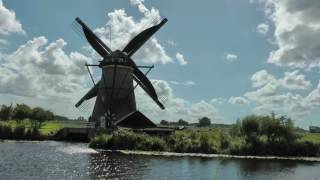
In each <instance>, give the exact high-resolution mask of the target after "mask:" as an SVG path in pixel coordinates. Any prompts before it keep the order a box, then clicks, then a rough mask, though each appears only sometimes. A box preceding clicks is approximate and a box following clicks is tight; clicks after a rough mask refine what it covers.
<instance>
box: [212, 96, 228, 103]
mask: <svg viewBox="0 0 320 180" xmlns="http://www.w3.org/2000/svg"><path fill="white" fill-rule="evenodd" d="M226 101H227V100H226V99H225V98H222V97H218V98H213V99H211V100H210V103H212V104H219V105H222V104H224V103H226Z"/></svg>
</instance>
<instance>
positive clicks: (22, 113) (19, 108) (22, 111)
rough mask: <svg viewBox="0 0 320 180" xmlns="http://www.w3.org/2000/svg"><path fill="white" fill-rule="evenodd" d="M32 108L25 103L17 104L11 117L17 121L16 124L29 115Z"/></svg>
mask: <svg viewBox="0 0 320 180" xmlns="http://www.w3.org/2000/svg"><path fill="white" fill-rule="evenodd" d="M31 113H32V110H31V108H30V107H29V106H28V105H26V104H17V105H16V107H15V108H14V111H13V118H14V119H15V120H16V121H17V123H18V124H20V123H21V122H22V120H24V119H28V118H30V117H31Z"/></svg>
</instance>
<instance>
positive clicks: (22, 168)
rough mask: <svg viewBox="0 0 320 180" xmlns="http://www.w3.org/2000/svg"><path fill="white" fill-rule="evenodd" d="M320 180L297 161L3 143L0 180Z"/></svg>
mask: <svg viewBox="0 0 320 180" xmlns="http://www.w3.org/2000/svg"><path fill="white" fill-rule="evenodd" d="M213 178H216V179H224V180H227V179H266V180H267V179H268V180H269V179H290V180H295V179H320V164H319V163H307V162H298V161H284V160H281V161H279V160H278V161H276V160H253V159H223V158H216V159H208V158H190V157H155V156H140V155H123V154H119V153H110V152H96V151H94V150H93V149H90V148H88V147H87V144H79V143H60V142H52V141H47V142H23V143H18V142H6V143H0V179H1V180H2V179H5V180H7V179H27V180H28V179H30V180H31V179H32V180H33V179H178V180H179V179H183V180H188V179H190V180H194V179H213Z"/></svg>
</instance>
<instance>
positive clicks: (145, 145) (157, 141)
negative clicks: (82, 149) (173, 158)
mask: <svg viewBox="0 0 320 180" xmlns="http://www.w3.org/2000/svg"><path fill="white" fill-rule="evenodd" d="M89 146H90V147H92V148H105V149H113V150H118V149H119V150H120V149H121V150H144V151H165V150H167V146H166V142H165V141H164V140H163V139H161V138H159V137H153V136H149V135H146V134H142V133H134V132H131V131H125V130H118V131H115V132H113V133H112V134H111V135H105V134H101V135H98V136H97V137H95V138H94V139H93V140H92V141H91V142H90V144H89Z"/></svg>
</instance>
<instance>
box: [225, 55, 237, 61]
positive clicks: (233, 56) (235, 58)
mask: <svg viewBox="0 0 320 180" xmlns="http://www.w3.org/2000/svg"><path fill="white" fill-rule="evenodd" d="M225 58H226V60H227V61H230V62H233V61H236V60H238V55H236V54H231V53H227V54H226V57H225Z"/></svg>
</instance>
